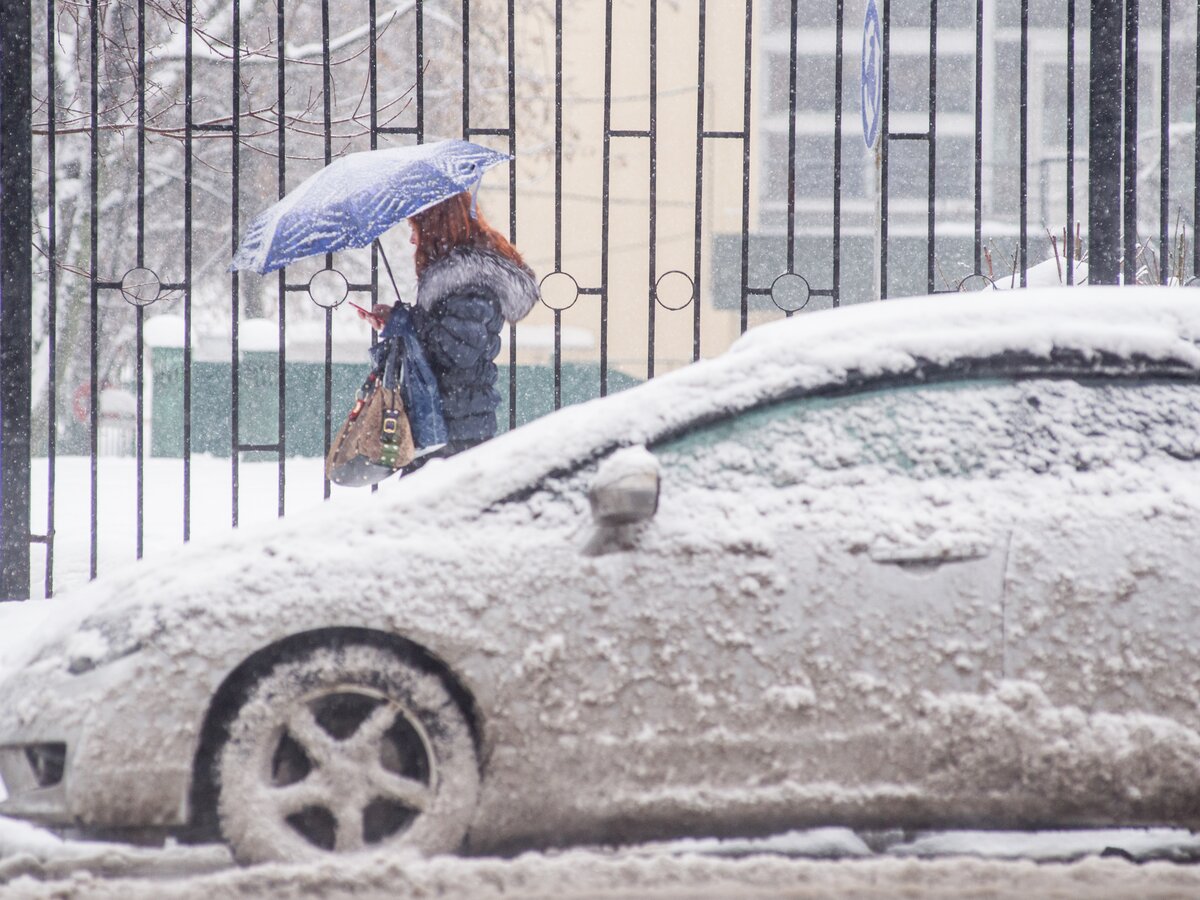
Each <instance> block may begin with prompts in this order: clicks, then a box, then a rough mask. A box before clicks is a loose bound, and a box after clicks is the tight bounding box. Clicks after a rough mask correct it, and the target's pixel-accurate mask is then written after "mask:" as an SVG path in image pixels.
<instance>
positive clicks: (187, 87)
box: [184, 4, 238, 542]
mask: <svg viewBox="0 0 1200 900" xmlns="http://www.w3.org/2000/svg"><path fill="white" fill-rule="evenodd" d="M193 125H194V122H193V119H192V5H191V4H184V541H185V542H186V541H188V540H191V539H192V139H193V138H192V127H193ZM236 229H238V228H236V223H234V230H236Z"/></svg>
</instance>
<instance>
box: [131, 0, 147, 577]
mask: <svg viewBox="0 0 1200 900" xmlns="http://www.w3.org/2000/svg"><path fill="white" fill-rule="evenodd" d="M136 90H137V265H138V268H139V269H140V268H141V267H143V266H144V265H145V264H146V0H138V5H137V82H136ZM134 316H135V318H136V322H135V328H136V331H137V333H136V335H135V336H134V352H135V353H136V354H137V359H136V360H135V361H134V368H135V375H134V383H135V390H136V392H137V398H136V403H135V405H136V411H135V413H134V421H135V427H136V429H137V434H136V438H135V444H136V447H135V450H134V453H135V455H136V457H137V462H136V464H135V465H136V468H137V525H136V528H137V549H136V555H137V558H138V559H141V558H142V555H143V553H144V552H145V502H146V481H145V479H146V443H145V442H146V373H145V371H144V365H145V361H146V345H145V331H144V329H145V324H146V308H145V307H144V306H142V305H141V304H139V305H138V306H137V307H136V308H135V309H134Z"/></svg>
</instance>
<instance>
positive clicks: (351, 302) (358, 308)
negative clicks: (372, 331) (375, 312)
mask: <svg viewBox="0 0 1200 900" xmlns="http://www.w3.org/2000/svg"><path fill="white" fill-rule="evenodd" d="M346 302H347V303H349V304H350V305H351V306H353V307H354V308H355V309H357V310H358V311H359V312H365V313H366V314H367V315H368V316H369V315H371V311H370V310H369V309H363V308H362V307H361V306H359V305H358V304H357V303H355V302H354V301H353V300H347V301H346Z"/></svg>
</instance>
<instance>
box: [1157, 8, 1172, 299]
mask: <svg viewBox="0 0 1200 900" xmlns="http://www.w3.org/2000/svg"><path fill="white" fill-rule="evenodd" d="M1161 25H1162V30H1161V44H1160V47H1161V50H1160V51H1159V52H1160V56H1159V69H1160V73H1159V74H1160V75H1161V82H1160V87H1159V90H1160V91H1161V95H1160V97H1159V111H1160V115H1161V121H1160V124H1159V148H1158V152H1159V157H1158V160H1159V173H1160V175H1161V179H1160V181H1159V185H1158V255H1159V264H1158V267H1159V270H1160V271H1159V275H1160V279H1161V281H1162V283H1163V284H1166V283H1167V282H1168V281H1170V280H1171V266H1170V259H1171V252H1170V250H1171V245H1170V244H1169V243H1168V240H1169V238H1168V231H1169V229H1170V223H1171V210H1170V197H1169V193H1170V188H1171V0H1162V22H1161Z"/></svg>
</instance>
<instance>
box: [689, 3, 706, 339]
mask: <svg viewBox="0 0 1200 900" xmlns="http://www.w3.org/2000/svg"><path fill="white" fill-rule="evenodd" d="M706 13H707V10H706V9H705V3H704V0H699V3H698V4H697V20H696V200H695V206H694V211H695V217H696V221H695V226H694V230H693V232H692V284H693V285H695V291H696V294H695V297H694V298H693V300H694V303H693V306H692V361H693V362H695V361H696V360H698V359H699V358H700V296H701V280H702V278H703V273H702V271H701V268H700V267H701V264H702V262H703V256H702V252H703V251H702V244H703V241H704V234H703V228H704V224H703V223H704V93H705V91H704V41H705V37H704V35H705V17H706Z"/></svg>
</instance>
